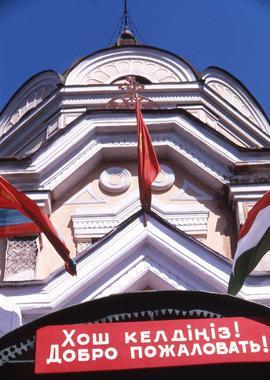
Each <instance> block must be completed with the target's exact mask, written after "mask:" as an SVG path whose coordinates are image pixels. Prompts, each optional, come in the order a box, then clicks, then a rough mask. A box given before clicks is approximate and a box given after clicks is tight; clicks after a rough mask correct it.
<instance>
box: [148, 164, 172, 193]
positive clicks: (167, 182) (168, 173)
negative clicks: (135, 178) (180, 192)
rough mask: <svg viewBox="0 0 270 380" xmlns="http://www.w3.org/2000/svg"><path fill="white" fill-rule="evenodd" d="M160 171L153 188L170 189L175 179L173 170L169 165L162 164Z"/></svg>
mask: <svg viewBox="0 0 270 380" xmlns="http://www.w3.org/2000/svg"><path fill="white" fill-rule="evenodd" d="M160 169H161V171H160V173H159V174H158V176H157V177H156V179H155V181H154V182H153V183H152V189H153V190H157V191H166V190H169V189H170V188H171V187H172V185H173V184H174V181H175V175H174V172H173V170H172V169H171V168H170V167H169V166H167V165H163V164H161V165H160Z"/></svg>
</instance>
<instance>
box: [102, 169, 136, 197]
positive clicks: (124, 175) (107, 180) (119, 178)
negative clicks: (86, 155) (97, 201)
mask: <svg viewBox="0 0 270 380" xmlns="http://www.w3.org/2000/svg"><path fill="white" fill-rule="evenodd" d="M99 184H100V187H101V189H102V190H103V191H105V192H109V193H113V194H120V193H123V192H124V191H127V190H128V188H129V186H130V184H131V174H130V172H129V171H128V170H127V169H125V168H120V167H118V166H112V167H110V168H107V169H105V170H103V172H102V173H101V174H100V177H99Z"/></svg>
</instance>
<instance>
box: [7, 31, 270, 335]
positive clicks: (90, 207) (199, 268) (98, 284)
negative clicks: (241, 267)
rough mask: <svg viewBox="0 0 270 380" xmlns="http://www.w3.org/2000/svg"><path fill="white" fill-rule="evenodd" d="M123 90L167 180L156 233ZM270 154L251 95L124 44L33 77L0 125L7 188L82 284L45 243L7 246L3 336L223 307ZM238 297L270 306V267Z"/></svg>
mask: <svg viewBox="0 0 270 380" xmlns="http://www.w3.org/2000/svg"><path fill="white" fill-rule="evenodd" d="M127 78H133V79H135V80H136V82H137V83H138V84H140V89H139V95H140V96H142V97H143V99H145V101H142V113H143V117H144V121H145V123H146V125H147V126H148V129H149V131H150V134H151V138H152V142H153V146H154V148H155V151H156V153H157V156H158V159H159V162H160V164H161V169H162V171H161V173H160V174H159V175H158V177H157V178H156V180H155V181H154V183H153V186H152V208H151V212H149V214H148V215H147V218H148V222H147V226H144V223H143V215H142V212H141V204H140V200H139V188H138V177H137V135H136V129H137V124H136V115H135V109H134V104H132V103H130V102H129V101H128V97H127V92H128V90H127V86H126V83H127ZM146 100H148V101H146ZM269 153H270V123H269V120H268V119H267V117H266V115H265V114H264V112H263V110H262V108H261V107H260V105H259V104H258V103H257V101H256V100H255V99H254V98H253V96H252V95H251V94H250V93H249V91H248V90H247V89H246V88H245V86H244V85H243V84H241V83H240V82H239V81H238V80H237V79H236V78H234V77H233V76H232V75H230V74H229V73H227V72H225V71H224V70H222V69H219V68H216V67H210V68H206V69H205V70H204V71H203V72H198V71H196V69H194V68H193V67H192V66H191V65H190V64H189V63H188V62H186V61H185V60H184V59H182V58H181V57H178V56H176V55H175V54H173V53H171V52H167V51H164V50H161V49H158V48H154V47H149V46H141V45H138V44H137V43H136V41H135V40H134V38H133V36H132V35H130V34H128V33H127V31H126V32H124V33H123V34H122V35H121V36H120V38H119V40H118V43H117V44H116V45H115V46H113V47H111V48H109V49H104V50H100V51H98V52H94V53H92V54H90V55H89V56H87V57H84V58H82V59H80V60H79V61H77V62H76V63H75V64H73V65H71V66H70V67H69V68H68V69H67V70H66V71H65V73H63V74H59V73H57V72H55V71H53V70H48V71H43V72H41V73H38V74H36V75H34V76H33V77H31V78H30V79H29V80H27V81H26V83H25V84H24V85H23V86H22V87H21V88H19V89H18V91H17V92H16V93H15V94H14V96H13V97H12V98H11V99H10V101H9V102H8V103H7V105H6V106H5V108H4V109H3V111H2V113H1V114H0V156H1V157H0V174H1V175H2V176H3V177H4V178H6V179H7V180H8V181H9V182H10V183H12V185H14V186H15V187H16V188H17V189H19V190H21V191H23V192H25V193H26V194H27V195H28V196H29V197H30V198H31V199H33V200H34V201H35V202H37V204H38V205H39V206H40V207H41V208H43V209H44V211H45V212H46V213H47V214H48V216H49V217H50V219H51V221H52V223H53V225H54V226H55V227H56V229H57V230H58V232H59V233H60V235H61V236H62V237H63V239H64V241H65V243H66V245H67V246H68V248H69V250H70V252H71V256H72V257H73V258H75V260H76V262H77V276H76V277H72V276H70V275H69V274H68V273H67V272H66V271H65V269H64V265H63V261H62V259H61V258H60V257H59V256H58V255H57V253H56V252H55V250H54V248H53V247H52V246H51V244H50V243H49V242H48V240H47V239H46V237H45V236H44V235H43V234H41V235H38V236H36V235H35V236H25V237H15V238H9V239H2V240H1V241H0V247H1V255H0V294H1V295H0V334H1V335H4V334H6V333H7V332H9V331H11V330H13V329H14V328H16V327H19V326H21V325H24V324H26V323H28V322H31V321H33V320H35V319H37V318H39V317H42V316H45V315H47V314H49V313H52V312H54V311H57V310H61V309H64V308H66V307H69V306H72V305H77V304H81V303H84V302H86V301H90V300H95V299H99V298H102V297H105V296H110V295H115V294H121V293H129V292H138V291H139V292H143V291H157V290H184V291H185V290H189V291H203V292H210V293H212V292H213V293H220V294H226V293H227V287H228V281H229V277H230V273H231V269H232V258H233V255H234V251H235V247H236V243H237V233H238V229H239V226H240V225H241V224H243V223H244V222H245V219H246V216H247V213H248V211H249V210H250V208H251V207H252V206H253V205H254V203H255V202H256V201H257V200H258V199H259V198H260V197H261V196H262V195H263V194H264V193H265V191H267V190H269V188H270V154H269ZM237 297H238V298H241V299H244V300H247V301H252V302H255V303H258V304H262V305H266V306H270V256H269V255H266V256H265V257H264V259H263V260H262V261H261V262H260V264H259V265H258V267H257V268H256V270H255V271H253V273H252V274H251V275H250V276H249V277H248V278H247V280H246V282H245V284H244V286H243V288H242V289H241V291H240V292H239V293H238V295H237Z"/></svg>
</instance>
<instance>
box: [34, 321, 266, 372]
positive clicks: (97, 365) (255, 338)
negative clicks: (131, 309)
mask: <svg viewBox="0 0 270 380" xmlns="http://www.w3.org/2000/svg"><path fill="white" fill-rule="evenodd" d="M36 338H37V339H36V358H35V372H36V373H58V372H90V371H111V370H122V369H135V368H153V367H169V366H183V365H199V364H214V363H241V362H269V361H270V353H269V348H270V347H269V344H270V327H269V326H267V325H265V324H263V323H261V322H259V321H256V320H252V319H246V318H220V319H191V320H168V321H149V322H148V321H146V322H129V323H125V322H123V323H104V324H79V325H58V326H47V327H43V328H41V329H39V330H38V331H37V337H36Z"/></svg>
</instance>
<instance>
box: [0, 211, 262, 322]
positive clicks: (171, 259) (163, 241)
mask: <svg viewBox="0 0 270 380" xmlns="http://www.w3.org/2000/svg"><path fill="white" fill-rule="evenodd" d="M147 219H148V222H147V227H144V223H143V216H142V215H141V213H139V214H137V215H134V216H133V217H131V218H130V219H129V220H127V221H126V222H124V223H123V224H122V225H121V226H119V227H118V228H117V229H116V230H115V231H114V232H113V233H112V234H110V235H108V236H106V237H104V239H103V240H101V241H99V242H98V243H96V244H95V245H93V246H91V247H90V248H88V249H86V250H85V251H84V253H83V254H82V255H81V257H79V258H78V259H77V269H78V276H77V277H76V278H74V277H71V276H70V275H69V274H68V273H66V272H65V271H64V270H63V271H61V272H58V274H57V275H55V276H53V277H51V278H49V279H48V281H47V282H44V281H43V282H41V283H39V282H36V283H35V282H33V283H32V284H31V285H29V286H27V287H26V288H25V289H24V292H23V293H21V294H17V292H16V289H15V288H2V290H1V291H2V294H4V295H6V294H8V295H9V296H10V297H11V298H12V301H13V303H14V304H15V305H17V306H18V307H19V308H20V310H21V313H22V316H23V320H24V322H26V321H30V320H33V319H35V318H37V317H39V316H42V315H44V314H46V313H49V312H50V311H55V310H57V309H60V308H63V307H66V306H69V305H73V304H78V303H81V302H85V301H87V300H90V299H95V298H99V297H103V296H104V295H108V294H116V293H123V292H127V291H131V290H132V291H133V290H144V289H145V288H146V287H149V288H153V287H154V288H155V290H161V289H190V290H197V289H198V290H205V291H211V292H213V291H215V292H221V293H226V291H227V284H228V280H229V276H230V272H231V264H230V262H229V261H228V260H226V259H225V258H224V257H222V256H220V255H218V254H217V253H215V252H213V251H212V250H211V249H209V248H207V247H206V246H205V245H203V244H202V243H200V242H198V241H196V240H195V239H192V238H190V237H188V236H187V235H186V234H184V233H182V232H180V231H176V230H175V229H173V228H172V227H170V225H168V224H167V223H166V222H164V221H163V220H162V219H161V218H159V217H158V216H156V215H155V214H154V213H151V214H148V215H147ZM269 290H270V278H269V276H268V277H267V278H265V279H264V281H260V279H259V278H258V277H255V278H253V279H250V280H248V282H247V283H246V284H245V286H244V287H243V288H242V290H241V292H240V293H239V296H240V297H243V298H247V299H249V300H254V301H259V302H262V303H264V304H270V299H269V294H270V292H269Z"/></svg>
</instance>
